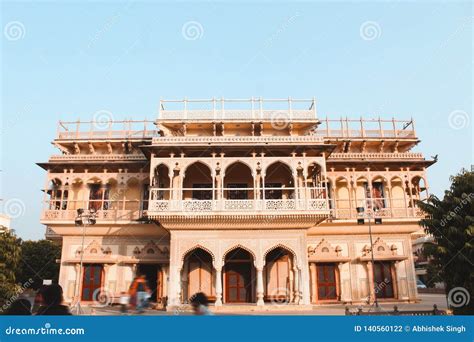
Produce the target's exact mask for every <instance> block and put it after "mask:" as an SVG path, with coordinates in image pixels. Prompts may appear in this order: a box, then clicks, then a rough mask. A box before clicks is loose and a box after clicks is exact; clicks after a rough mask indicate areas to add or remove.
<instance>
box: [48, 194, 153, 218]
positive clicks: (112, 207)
mask: <svg viewBox="0 0 474 342" xmlns="http://www.w3.org/2000/svg"><path fill="white" fill-rule="evenodd" d="M147 203H148V201H138V200H125V201H109V200H90V201H74V200H70V201H68V200H67V199H62V200H61V199H57V200H48V201H46V202H45V207H44V209H43V211H42V214H41V220H42V221H74V219H75V218H76V217H77V209H94V210H95V211H96V219H97V221H98V222H100V221H107V222H118V221H135V220H138V219H140V218H142V217H143V216H144V215H145V212H146V210H145V209H146V205H147Z"/></svg>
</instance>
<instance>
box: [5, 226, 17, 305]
mask: <svg viewBox="0 0 474 342" xmlns="http://www.w3.org/2000/svg"><path fill="white" fill-rule="evenodd" d="M19 263H20V240H19V239H18V238H17V237H16V236H15V235H14V234H13V233H12V232H9V231H6V232H3V233H0V307H1V306H3V304H5V303H6V302H8V301H9V300H11V299H12V297H14V296H15V295H16V294H17V291H18V286H17V281H16V277H15V270H16V269H17V267H18V264H19Z"/></svg>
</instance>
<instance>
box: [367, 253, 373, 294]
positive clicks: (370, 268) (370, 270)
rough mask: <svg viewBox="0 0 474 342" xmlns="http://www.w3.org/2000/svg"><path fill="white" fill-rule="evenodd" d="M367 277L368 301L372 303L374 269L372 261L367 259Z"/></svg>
mask: <svg viewBox="0 0 474 342" xmlns="http://www.w3.org/2000/svg"><path fill="white" fill-rule="evenodd" d="M367 277H368V279H369V296H370V298H369V302H370V303H373V302H374V300H375V289H374V269H373V265H372V261H367Z"/></svg>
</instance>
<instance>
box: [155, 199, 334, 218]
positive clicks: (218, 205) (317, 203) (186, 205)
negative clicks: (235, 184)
mask: <svg viewBox="0 0 474 342" xmlns="http://www.w3.org/2000/svg"><path fill="white" fill-rule="evenodd" d="M149 203H150V205H149V208H148V213H149V214H150V215H157V214H160V213H167V212H179V213H182V214H193V213H194V214H196V213H211V212H262V211H264V212H265V211H267V212H273V213H275V212H289V211H290V212H291V211H308V212H313V213H317V212H320V213H327V211H328V210H329V204H328V201H327V200H326V199H309V200H294V199H267V200H227V199H220V200H182V201H181V200H151V201H150V202H149Z"/></svg>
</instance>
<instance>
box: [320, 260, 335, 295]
mask: <svg viewBox="0 0 474 342" xmlns="http://www.w3.org/2000/svg"><path fill="white" fill-rule="evenodd" d="M316 269H317V280H318V299H319V300H337V299H338V298H337V283H336V282H337V278H336V265H335V264H317V265H316Z"/></svg>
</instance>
